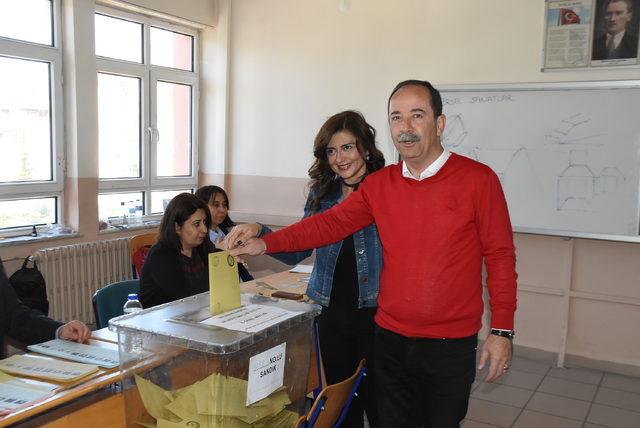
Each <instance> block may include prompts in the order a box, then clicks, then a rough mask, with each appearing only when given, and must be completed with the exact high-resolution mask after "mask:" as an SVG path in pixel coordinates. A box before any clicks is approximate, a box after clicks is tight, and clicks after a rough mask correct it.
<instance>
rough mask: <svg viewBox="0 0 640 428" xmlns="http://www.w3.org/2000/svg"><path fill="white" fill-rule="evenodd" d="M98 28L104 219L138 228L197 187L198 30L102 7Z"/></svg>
mask: <svg viewBox="0 0 640 428" xmlns="http://www.w3.org/2000/svg"><path fill="white" fill-rule="evenodd" d="M95 26H96V57H97V59H96V62H97V66H98V134H99V137H98V138H99V178H100V180H99V182H100V196H99V198H98V206H99V215H100V219H101V220H109V221H111V223H113V224H118V222H120V221H123V220H124V217H125V216H126V218H127V221H128V222H131V221H133V222H134V223H135V222H137V221H139V218H140V217H141V216H143V215H151V214H158V213H162V212H163V211H164V206H166V204H165V203H164V202H165V201H166V200H167V198H169V199H170V198H171V197H173V196H170V195H175V194H177V193H180V192H183V191H187V192H190V191H192V189H193V188H195V186H196V181H197V177H196V172H197V167H196V159H197V132H196V130H197V117H198V115H197V99H198V97H197V94H198V71H197V70H198V67H197V56H196V49H195V46H196V45H197V32H196V31H195V30H192V29H188V28H183V27H177V26H174V25H171V24H168V23H164V22H160V21H158V22H156V21H154V20H152V19H150V18H146V17H143V16H139V15H134V14H130V13H125V12H120V11H115V10H111V9H108V8H104V7H99V6H96V15H95ZM132 216H133V217H134V218H133V219H132Z"/></svg>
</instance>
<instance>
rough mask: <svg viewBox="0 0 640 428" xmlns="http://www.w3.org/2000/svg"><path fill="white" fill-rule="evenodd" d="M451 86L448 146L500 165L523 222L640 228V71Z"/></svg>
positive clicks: (633, 231) (549, 229)
mask: <svg viewBox="0 0 640 428" xmlns="http://www.w3.org/2000/svg"><path fill="white" fill-rule="evenodd" d="M441 94H442V101H443V113H444V114H445V115H446V117H447V121H446V127H445V132H444V134H443V139H442V144H443V146H445V147H447V148H449V149H450V150H451V151H452V152H456V153H458V154H461V155H464V156H468V157H470V158H472V159H475V160H478V161H480V162H482V163H484V164H486V165H489V166H490V167H491V168H492V169H493V170H494V171H495V172H496V174H498V177H499V178H500V181H501V183H502V187H503V189H504V192H505V195H506V198H507V203H508V205H509V213H510V215H511V222H512V224H513V226H514V229H515V230H516V231H524V232H532V233H544V234H552V235H563V236H581V235H580V234H581V233H582V234H583V236H586V237H595V238H602V239H608V237H612V238H614V239H616V236H617V239H616V240H635V239H625V237H637V236H638V235H639V227H640V211H639V206H640V203H639V196H638V195H639V190H640V163H639V161H640V156H639V150H640V81H622V82H583V83H574V84H571V83H563V84H558V83H553V84H525V85H502V86H497V85H491V86H489V85H487V86H475V87H469V86H450V87H444V88H441ZM611 235H614V236H611Z"/></svg>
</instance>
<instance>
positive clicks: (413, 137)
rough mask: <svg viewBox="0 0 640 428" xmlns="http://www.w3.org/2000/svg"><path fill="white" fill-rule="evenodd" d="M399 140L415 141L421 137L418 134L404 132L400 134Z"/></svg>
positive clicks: (405, 141) (402, 141)
mask: <svg viewBox="0 0 640 428" xmlns="http://www.w3.org/2000/svg"><path fill="white" fill-rule="evenodd" d="M398 141H399V142H401V143H415V142H416V141H420V137H418V136H417V135H416V134H410V133H408V132H403V133H402V134H400V135H398Z"/></svg>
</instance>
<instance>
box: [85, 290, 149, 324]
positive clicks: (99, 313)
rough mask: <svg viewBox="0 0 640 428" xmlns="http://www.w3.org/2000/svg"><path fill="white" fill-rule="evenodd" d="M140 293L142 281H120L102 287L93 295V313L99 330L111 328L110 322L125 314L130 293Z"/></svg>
mask: <svg viewBox="0 0 640 428" xmlns="http://www.w3.org/2000/svg"><path fill="white" fill-rule="evenodd" d="M139 292H140V280H138V279H130V280H128V281H119V282H114V283H112V284H109V285H107V286H105V287H102V288H101V289H100V290H98V291H96V292H95V293H94V295H93V299H92V301H93V313H94V315H95V317H96V324H97V327H98V328H104V327H108V326H109V320H110V319H111V318H113V317H118V316H120V315H122V314H123V312H122V307H123V306H124V303H125V302H126V301H127V296H128V295H129V294H130V293H139Z"/></svg>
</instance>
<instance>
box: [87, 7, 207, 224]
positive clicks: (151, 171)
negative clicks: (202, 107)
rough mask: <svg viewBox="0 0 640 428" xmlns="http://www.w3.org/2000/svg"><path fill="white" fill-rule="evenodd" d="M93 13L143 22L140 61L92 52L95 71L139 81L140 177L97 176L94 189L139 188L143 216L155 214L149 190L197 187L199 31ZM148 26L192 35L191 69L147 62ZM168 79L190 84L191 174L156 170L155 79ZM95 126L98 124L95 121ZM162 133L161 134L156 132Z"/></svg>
mask: <svg viewBox="0 0 640 428" xmlns="http://www.w3.org/2000/svg"><path fill="white" fill-rule="evenodd" d="M95 13H96V14H100V15H106V16H110V17H113V18H116V19H123V20H126V21H131V22H135V23H138V24H141V25H142V26H143V31H142V38H143V39H142V43H143V55H142V57H143V61H142V63H138V62H134V61H126V60H121V59H115V58H106V57H102V56H98V55H96V72H97V73H108V74H114V75H120V76H127V77H136V78H139V79H140V82H141V94H140V95H141V101H140V103H141V105H140V114H141V117H140V125H141V129H140V141H141V146H142V147H141V151H140V162H141V164H140V177H139V178H99V177H98V193H99V194H108V193H122V192H126V191H142V192H143V195H144V203H143V205H144V215H143V217H157V216H158V214H152V213H151V192H153V191H165V190H166V191H169V190H182V189H195V188H197V181H198V145H199V136H198V123H199V98H200V95H199V94H200V92H199V83H200V55H199V49H198V46H199V43H200V40H199V37H200V36H199V31H198V29H195V28H189V27H185V26H181V25H176V24H173V23H169V22H166V21H162V20H159V19H155V18H152V17H149V16H146V15H141V14H135V13H130V12H125V11H121V10H118V9H113V8H110V7H106V6H101V5H96V7H95ZM151 27H156V28H160V29H163V30H168V31H174V32H177V33H181V34H186V35H188V36H191V37H193V43H192V56H193V57H192V65H193V71H187V70H181V69H177V68H169V67H163V66H156V65H152V64H151V63H150V59H151V38H150V31H151ZM158 81H162V82H170V83H177V84H185V85H189V86H190V87H191V102H190V106H191V164H190V170H191V174H190V175H188V176H182V177H159V176H157V174H156V171H157V167H156V162H155V159H156V156H155V155H156V145H155V144H154V142H155V138H157V135H158V131H157V123H156V118H157V110H156V108H155V106H156V105H157V91H156V88H157V82H158ZM98 126H99V124H98ZM160 137H162V136H160Z"/></svg>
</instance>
